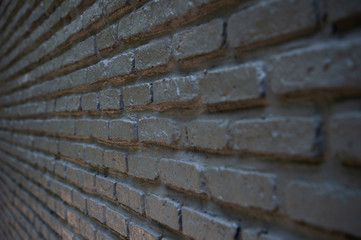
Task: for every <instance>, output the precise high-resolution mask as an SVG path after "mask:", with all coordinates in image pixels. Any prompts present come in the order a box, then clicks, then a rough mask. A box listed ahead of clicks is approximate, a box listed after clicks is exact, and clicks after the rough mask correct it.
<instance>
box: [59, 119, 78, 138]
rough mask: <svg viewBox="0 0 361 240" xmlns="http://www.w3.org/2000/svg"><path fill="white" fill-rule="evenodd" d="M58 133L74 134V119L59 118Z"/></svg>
mask: <svg viewBox="0 0 361 240" xmlns="http://www.w3.org/2000/svg"><path fill="white" fill-rule="evenodd" d="M58 130H59V129H58ZM60 133H62V134H66V135H74V133H75V128H74V121H73V120H61V121H60Z"/></svg>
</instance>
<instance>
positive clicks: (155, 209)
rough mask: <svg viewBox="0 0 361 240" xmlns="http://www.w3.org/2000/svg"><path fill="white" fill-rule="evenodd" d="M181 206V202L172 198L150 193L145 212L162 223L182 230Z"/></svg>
mask: <svg viewBox="0 0 361 240" xmlns="http://www.w3.org/2000/svg"><path fill="white" fill-rule="evenodd" d="M180 206H181V205H180V204H179V203H177V202H174V201H172V200H170V199H167V198H161V197H158V196H156V195H154V194H148V195H147V197H146V201H145V213H146V215H147V216H149V217H151V218H153V219H154V220H156V221H158V222H160V223H163V224H165V225H167V226H169V227H171V228H174V229H176V230H180V225H179V223H180V221H179V217H180Z"/></svg>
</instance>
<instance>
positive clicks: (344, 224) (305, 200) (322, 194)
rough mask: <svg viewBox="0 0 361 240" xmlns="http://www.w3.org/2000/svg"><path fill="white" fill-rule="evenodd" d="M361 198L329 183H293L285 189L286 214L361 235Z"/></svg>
mask: <svg viewBox="0 0 361 240" xmlns="http://www.w3.org/2000/svg"><path fill="white" fill-rule="evenodd" d="M360 201H361V195H360V193H359V192H355V191H348V190H346V189H343V188H341V187H338V186H335V185H330V184H327V183H324V184H323V183H320V184H316V183H312V184H308V183H305V182H291V183H289V184H288V186H287V187H286V188H285V212H286V213H287V214H288V215H289V216H290V217H291V218H292V219H294V220H297V221H301V222H307V223H311V224H313V225H316V226H320V227H323V228H326V229H329V230H338V231H342V232H346V233H349V234H352V235H354V236H358V237H360V236H361V233H360V231H359V229H360V212H361V206H360V204H359V203H360Z"/></svg>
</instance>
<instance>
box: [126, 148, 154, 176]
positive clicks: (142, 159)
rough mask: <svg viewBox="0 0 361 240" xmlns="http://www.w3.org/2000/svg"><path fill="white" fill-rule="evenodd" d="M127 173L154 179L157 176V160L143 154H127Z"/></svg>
mask: <svg viewBox="0 0 361 240" xmlns="http://www.w3.org/2000/svg"><path fill="white" fill-rule="evenodd" d="M128 168H129V169H128V173H129V174H130V175H132V176H135V177H139V178H146V179H150V180H155V179H157V178H158V176H159V170H158V161H157V159H156V158H153V157H148V156H146V155H145V154H139V155H130V156H128Z"/></svg>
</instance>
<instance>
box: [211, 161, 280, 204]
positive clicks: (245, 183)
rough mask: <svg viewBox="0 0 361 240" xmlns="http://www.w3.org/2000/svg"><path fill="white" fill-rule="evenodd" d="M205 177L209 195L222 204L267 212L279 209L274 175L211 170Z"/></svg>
mask: <svg viewBox="0 0 361 240" xmlns="http://www.w3.org/2000/svg"><path fill="white" fill-rule="evenodd" d="M204 175H205V179H206V186H207V189H208V190H209V194H210V195H211V196H213V197H215V198H217V199H218V200H220V201H222V202H229V203H233V204H236V205H239V206H241V207H258V208H262V209H265V210H274V209H275V208H276V207H277V197H276V193H275V191H276V184H275V178H274V176H272V175H269V174H262V173H256V172H246V171H240V170H234V169H227V168H209V169H206V170H205V172H204ZM230 183H237V184H230Z"/></svg>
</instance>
